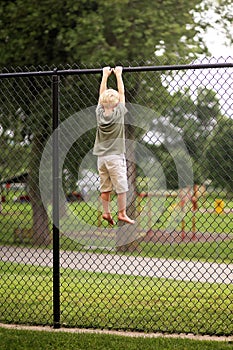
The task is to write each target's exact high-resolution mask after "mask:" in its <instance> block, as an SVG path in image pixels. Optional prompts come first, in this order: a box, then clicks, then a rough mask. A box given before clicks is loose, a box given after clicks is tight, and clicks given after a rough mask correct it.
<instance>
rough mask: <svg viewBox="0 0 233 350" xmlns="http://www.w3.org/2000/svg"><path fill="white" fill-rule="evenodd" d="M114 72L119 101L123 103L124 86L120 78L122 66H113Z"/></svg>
mask: <svg viewBox="0 0 233 350" xmlns="http://www.w3.org/2000/svg"><path fill="white" fill-rule="evenodd" d="M114 73H115V75H116V79H117V89H118V92H119V95H120V102H121V103H125V87H124V82H123V79H122V67H120V66H117V67H115V68H114Z"/></svg>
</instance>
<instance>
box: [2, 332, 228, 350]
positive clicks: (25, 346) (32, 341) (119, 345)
mask: <svg viewBox="0 0 233 350" xmlns="http://www.w3.org/2000/svg"><path fill="white" fill-rule="evenodd" d="M0 339H1V341H0V350H32V349H35V350H230V349H232V343H231V342H230V341H229V342H228V341H209V340H208V341H206V340H190V339H176V338H175V339H174V338H165V337H159V338H149V337H148V338H146V337H143V335H142V336H141V337H129V336H123V335H109V334H87V333H70V332H60V331H59V332H57V331H55V332H51V331H49V332H47V331H35V330H33V331H31V330H16V329H5V328H0Z"/></svg>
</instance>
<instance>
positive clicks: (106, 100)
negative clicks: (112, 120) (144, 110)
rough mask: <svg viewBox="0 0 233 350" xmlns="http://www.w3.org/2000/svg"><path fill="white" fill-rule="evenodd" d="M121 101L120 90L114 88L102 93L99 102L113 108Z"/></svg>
mask: <svg viewBox="0 0 233 350" xmlns="http://www.w3.org/2000/svg"><path fill="white" fill-rule="evenodd" d="M119 101H120V96H119V92H118V91H116V90H114V89H107V90H105V91H104V92H103V93H102V94H101V95H100V99H99V102H100V104H101V105H103V106H104V107H108V108H113V107H115V106H116V105H117V104H118V103H119Z"/></svg>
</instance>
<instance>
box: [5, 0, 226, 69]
mask: <svg viewBox="0 0 233 350" xmlns="http://www.w3.org/2000/svg"><path fill="white" fill-rule="evenodd" d="M228 2H229V0H227V1H224V5H222V2H221V1H220V2H219V5H218V6H217V7H216V9H215V11H217V10H218V11H221V9H222V7H224V8H225V7H226V3H228ZM201 4H202V1H201V0H193V1H190V0H179V1H177V0H163V1H162V0H161V1H150V0H145V1H138V0H114V1H109V0H108V1H106V0H100V1H95V0H83V1H73V0H66V1H65V0H59V1H57V0H41V1H39V2H38V1H37V0H2V1H1V5H0V33H1V37H0V52H1V58H0V64H1V66H7V67H10V66H14V67H15V66H24V65H43V66H45V65H51V64H52V65H58V64H60V63H63V64H64V63H68V64H69V63H74V62H76V63H77V64H79V63H80V62H83V63H95V62H99V63H101V64H102V63H103V62H108V63H109V64H110V62H112V61H113V60H114V62H113V63H114V64H116V63H117V62H122V61H125V60H128V61H129V62H130V63H131V62H132V61H134V60H135V61H137V62H139V63H140V61H141V60H143V61H145V59H146V60H151V59H153V58H154V52H155V51H156V49H159V48H160V49H162V50H163V52H164V57H166V60H167V61H168V62H170V63H171V62H172V60H174V59H175V60H176V59H177V58H179V57H183V58H187V57H188V56H189V55H190V53H193V55H195V54H197V53H198V52H200V51H201V52H203V50H204V46H203V45H202V46H201V41H202V39H201V37H199V39H198V40H196V38H197V37H198V36H197V34H198V33H200V32H201V31H202V30H204V29H205V28H206V27H207V26H208V25H210V24H209V23H205V21H203V20H202V21H200V22H199V23H196V20H195V19H194V13H200V14H201V13H202V12H203V7H202V6H201ZM210 6H211V2H210V3H209V2H208V1H207V3H206V4H205V10H206V9H207V8H209V7H210ZM227 20H229V19H228V18H227V14H226V13H225V21H227Z"/></svg>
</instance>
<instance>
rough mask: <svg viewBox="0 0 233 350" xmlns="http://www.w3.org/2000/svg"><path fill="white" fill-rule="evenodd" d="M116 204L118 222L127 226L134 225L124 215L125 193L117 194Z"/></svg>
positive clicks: (132, 221)
mask: <svg viewBox="0 0 233 350" xmlns="http://www.w3.org/2000/svg"><path fill="white" fill-rule="evenodd" d="M117 202H118V220H120V221H124V222H126V223H128V224H134V223H135V221H134V220H132V219H130V218H129V217H128V216H127V214H126V192H124V193H118V195H117Z"/></svg>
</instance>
